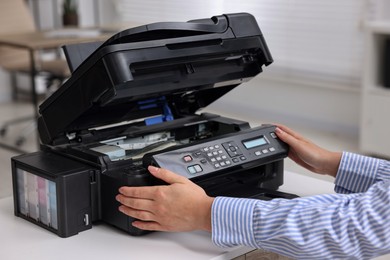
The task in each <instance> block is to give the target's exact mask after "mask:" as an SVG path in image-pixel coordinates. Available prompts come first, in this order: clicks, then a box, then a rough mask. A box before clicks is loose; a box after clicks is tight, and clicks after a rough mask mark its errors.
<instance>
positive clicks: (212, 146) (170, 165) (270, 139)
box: [151, 125, 288, 179]
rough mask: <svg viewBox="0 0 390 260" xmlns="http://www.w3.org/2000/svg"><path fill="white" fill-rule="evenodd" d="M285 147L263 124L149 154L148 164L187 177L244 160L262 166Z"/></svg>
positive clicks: (279, 155) (279, 156) (284, 151)
mask: <svg viewBox="0 0 390 260" xmlns="http://www.w3.org/2000/svg"><path fill="white" fill-rule="evenodd" d="M287 154H288V146H287V144H285V143H284V142H282V141H281V140H279V138H278V137H277V136H276V134H275V126H273V125H264V126H260V127H256V128H252V129H247V130H244V131H240V132H237V133H234V134H229V135H224V136H221V138H218V139H213V140H210V141H206V142H202V143H195V144H191V145H188V146H186V147H181V148H178V149H176V150H169V151H165V152H164V151H162V152H161V153H157V154H153V155H152V158H151V160H152V164H154V165H156V166H159V167H162V168H166V169H168V170H171V171H173V172H175V173H177V174H180V175H182V176H185V177H187V178H189V179H191V178H195V177H200V176H203V175H206V174H210V173H216V172H217V171H222V170H228V169H229V168H232V167H238V166H240V165H244V164H248V163H257V164H258V165H263V164H266V163H269V162H272V161H275V160H279V159H283V158H285V157H286V156H287Z"/></svg>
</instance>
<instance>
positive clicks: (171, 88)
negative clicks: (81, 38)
mask: <svg viewBox="0 0 390 260" xmlns="http://www.w3.org/2000/svg"><path fill="white" fill-rule="evenodd" d="M64 51H65V54H66V57H67V60H68V64H69V67H70V69H71V71H72V75H71V77H70V78H69V79H68V80H67V81H66V82H65V83H64V84H63V85H62V86H61V87H60V88H59V89H58V90H57V91H56V92H55V93H53V94H52V95H51V96H50V97H49V98H47V99H46V100H45V101H44V102H43V103H42V104H41V105H40V107H39V112H40V115H41V116H40V117H39V119H38V131H39V134H40V137H41V141H42V143H44V144H59V143H63V142H64V139H66V138H64V137H67V136H69V135H74V134H77V133H78V132H85V131H89V129H93V128H96V127H102V126H106V125H110V124H117V123H120V122H125V121H129V120H135V119H141V118H147V117H152V116H154V115H158V114H161V113H165V112H166V109H168V110H169V112H170V113H171V117H172V118H180V117H184V116H186V115H191V114H194V113H195V112H196V111H197V110H198V109H200V108H202V107H205V106H207V105H209V104H210V103H212V102H214V101H215V100H217V99H218V98H220V97H221V96H223V95H224V94H226V93H227V92H229V91H230V90H232V89H233V88H235V87H236V86H238V85H239V84H241V83H242V82H245V81H248V80H249V79H251V78H253V77H254V76H256V75H257V74H258V73H260V72H261V71H262V66H263V65H269V64H271V63H272V61H273V60H272V56H271V54H270V52H269V50H268V47H267V44H266V42H265V40H264V38H263V35H262V33H261V31H260V28H259V27H258V25H257V22H256V20H255V18H254V17H253V16H252V15H250V14H247V13H237V14H226V15H221V16H214V17H212V18H210V19H200V20H192V21H188V22H163V23H154V24H150V25H144V26H140V27H136V28H132V29H128V30H125V31H122V32H119V33H117V34H115V35H114V36H112V37H111V38H110V39H108V40H107V41H105V42H96V43H83V44H76V45H69V46H65V47H64ZM61 140H62V141H61Z"/></svg>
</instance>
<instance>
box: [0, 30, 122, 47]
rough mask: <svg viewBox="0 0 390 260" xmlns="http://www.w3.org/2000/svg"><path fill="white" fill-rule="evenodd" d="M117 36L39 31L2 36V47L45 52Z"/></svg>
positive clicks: (103, 33) (95, 31)
mask: <svg viewBox="0 0 390 260" xmlns="http://www.w3.org/2000/svg"><path fill="white" fill-rule="evenodd" d="M113 34H115V32H114V31H106V30H103V29H83V28H74V29H61V30H56V31H37V32H26V33H17V34H6V35H0V45H7V46H13V47H18V48H25V49H29V50H44V49H53V48H57V47H61V46H62V45H65V44H75V43H82V42H92V41H104V40H106V39H108V38H109V37H111V36H112V35H113Z"/></svg>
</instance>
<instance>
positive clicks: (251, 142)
mask: <svg viewBox="0 0 390 260" xmlns="http://www.w3.org/2000/svg"><path fill="white" fill-rule="evenodd" d="M242 143H243V144H244V146H245V148H246V149H251V148H253V147H257V146H261V145H265V144H267V143H268V142H267V140H266V139H265V138H264V137H263V136H261V137H258V138H255V139H251V140H247V141H243V142H242Z"/></svg>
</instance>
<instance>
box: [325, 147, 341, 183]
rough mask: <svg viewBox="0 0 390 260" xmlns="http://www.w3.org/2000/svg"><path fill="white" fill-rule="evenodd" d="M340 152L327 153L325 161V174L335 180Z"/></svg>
mask: <svg viewBox="0 0 390 260" xmlns="http://www.w3.org/2000/svg"><path fill="white" fill-rule="evenodd" d="M341 156H342V153H341V152H329V156H328V160H327V170H326V174H327V175H330V176H333V177H335V178H336V175H337V172H338V169H339V165H340V161H341Z"/></svg>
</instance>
